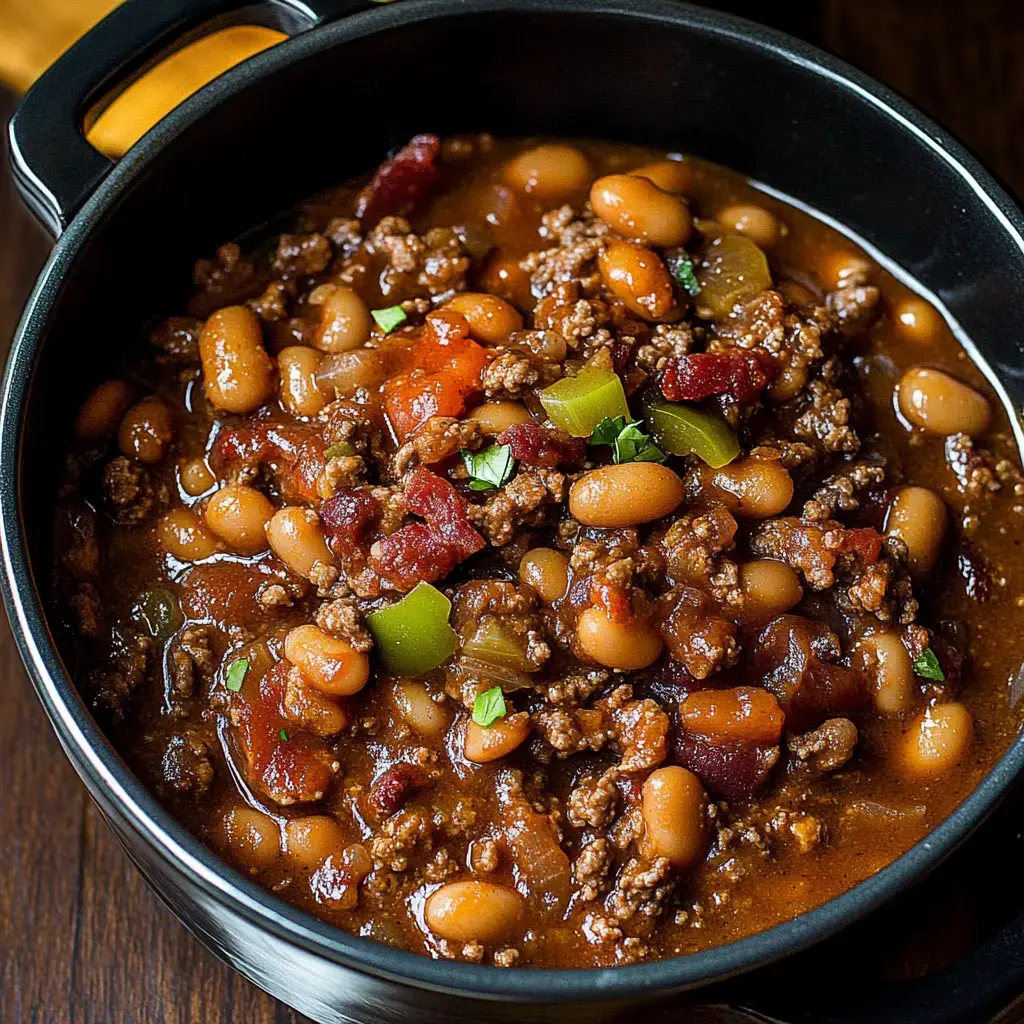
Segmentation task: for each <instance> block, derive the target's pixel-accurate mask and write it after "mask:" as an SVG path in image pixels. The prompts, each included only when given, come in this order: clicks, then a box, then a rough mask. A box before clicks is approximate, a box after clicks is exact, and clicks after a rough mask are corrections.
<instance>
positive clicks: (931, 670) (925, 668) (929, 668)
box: [914, 647, 946, 683]
mask: <svg viewBox="0 0 1024 1024" xmlns="http://www.w3.org/2000/svg"><path fill="white" fill-rule="evenodd" d="M914 672H915V673H916V674H917V675H919V676H920V677H921V678H922V679H934V680H935V681H936V682H939V683H942V682H945V680H946V673H945V672H943V671H942V666H941V665H940V664H939V659H938V658H937V657H936V656H935V652H934V651H933V650H932V649H931V648H930V647H926V648H925V649H924V650H923V651H922V652H921V653H920V654H919V655H918V656H917V657H916V658H915V659H914Z"/></svg>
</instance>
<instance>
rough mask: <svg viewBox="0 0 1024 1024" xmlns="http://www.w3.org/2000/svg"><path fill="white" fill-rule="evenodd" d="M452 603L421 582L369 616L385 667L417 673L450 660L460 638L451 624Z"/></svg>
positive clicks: (400, 673)
mask: <svg viewBox="0 0 1024 1024" xmlns="http://www.w3.org/2000/svg"><path fill="white" fill-rule="evenodd" d="M451 610H452V603H451V601H449V600H448V598H447V597H445V596H444V594H442V593H441V591H440V590H438V589H437V587H432V586H431V585H430V584H429V583H418V584H417V585H416V587H415V588H414V589H413V590H411V591H409V593H408V594H406V595H405V597H403V598H402V600H401V601H399V602H398V603H397V604H393V605H391V606H390V607H388V608H381V610H380V611H376V612H370V614H369V615H367V616H366V626H367V628H368V629H369V630H370V632H371V633H372V634H373V640H374V643H375V644H376V645H377V653H378V654H379V655H380V660H381V662H382V663H383V665H384V668H386V669H387V670H388V672H391V673H392V674H394V675H396V676H417V675H420V674H421V673H423V672H429V671H430V670H431V669H433V668H437V666H438V665H440V664H442V663H443V662H445V661H447V660H448V659H449V658H450V657H451V656H452V655H453V654H454V653H455V648H456V646H457V645H458V641H459V638H458V636H457V635H456V633H455V630H454V629H452V627H451V626H449V625H448V615H449V613H450V612H451Z"/></svg>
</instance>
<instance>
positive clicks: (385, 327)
mask: <svg viewBox="0 0 1024 1024" xmlns="http://www.w3.org/2000/svg"><path fill="white" fill-rule="evenodd" d="M370 316H372V317H373V319H374V320H376V321H377V326H378V327H379V328H380V329H381V330H382V331H383V332H384V333H385V334H390V333H391V332H392V331H393V330H394V329H395V328H396V327H397V326H398V325H399V324H401V323H404V322H405V321H406V319H407V317H406V315H405V310H404V309H402V307H401V306H387V307H386V308H385V309H371V310H370Z"/></svg>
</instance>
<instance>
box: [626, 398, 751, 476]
mask: <svg viewBox="0 0 1024 1024" xmlns="http://www.w3.org/2000/svg"><path fill="white" fill-rule="evenodd" d="M646 418H647V424H648V426H649V427H650V428H651V435H652V437H653V438H654V440H655V441H656V442H657V443H658V445H659V447H661V448H662V450H663V451H666V452H669V453H670V454H671V455H696V456H697V457H698V458H700V459H703V460H704V462H706V463H707V464H708V465H709V466H710V467H711V468H712V469H721V468H722V466H727V465H728V464H729V463H730V462H732V460H733V459H735V458H736V456H737V455H739V453H740V446H739V442H738V441H737V440H736V436H735V434H733V432H732V431H731V430H730V429H729V425H728V424H727V423H726V422H725V420H723V419H722V418H721V417H720V416H715V415H713V414H712V413H709V412H701V411H700V409H694V408H693V407H692V406H689V405H684V404H682V403H681V402H655V403H654V404H653V405H650V406H648V408H647V417H646Z"/></svg>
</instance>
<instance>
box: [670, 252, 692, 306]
mask: <svg viewBox="0 0 1024 1024" xmlns="http://www.w3.org/2000/svg"><path fill="white" fill-rule="evenodd" d="M665 262H666V263H667V264H668V269H669V270H670V271H671V273H672V276H673V277H674V278H675V279H676V280H677V281H678V282H679V283H680V284H681V285H682V286H683V288H684V289H685V290H686V291H687V292H688V293H689V294H690V295H693V296H697V295H700V282H699V281H698V280H697V275H696V273H695V272H694V269H693V260H691V259H690V257H689V255H688V254H687V252H686V250H685V249H683V248H682V247H680V248H678V249H672V250H670V251H669V252H668V253H667V254H666V258H665Z"/></svg>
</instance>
